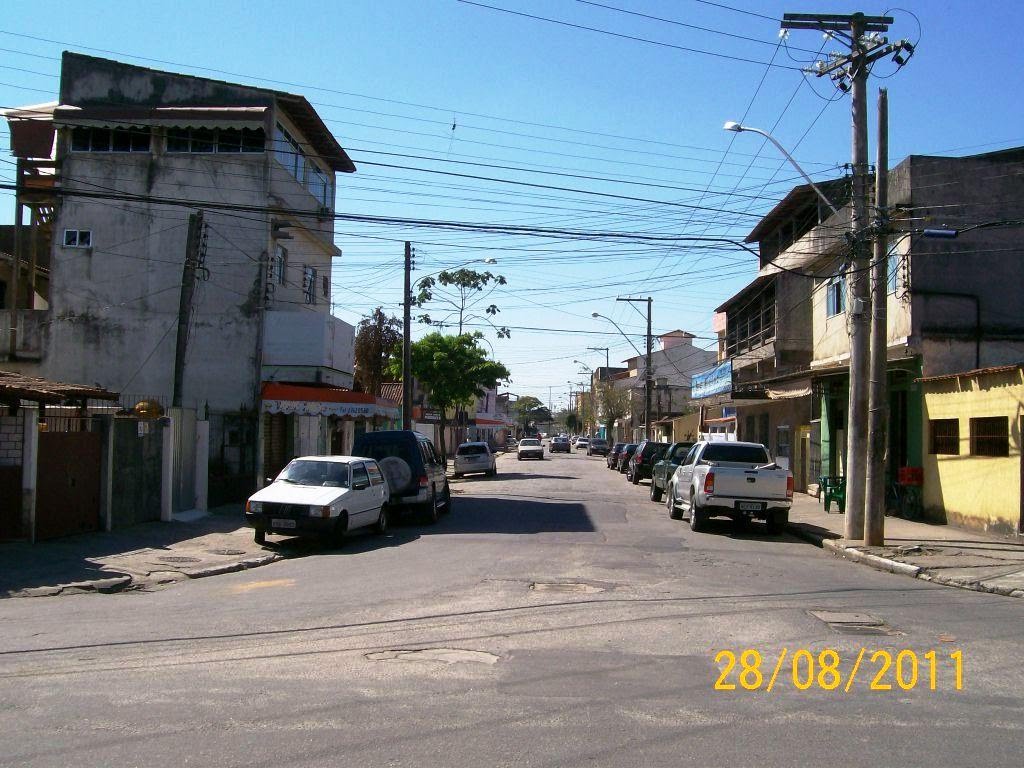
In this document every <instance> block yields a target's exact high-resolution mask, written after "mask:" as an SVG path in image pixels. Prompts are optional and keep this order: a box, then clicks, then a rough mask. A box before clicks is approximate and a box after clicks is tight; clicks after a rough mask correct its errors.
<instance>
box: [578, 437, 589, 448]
mask: <svg viewBox="0 0 1024 768" xmlns="http://www.w3.org/2000/svg"><path fill="white" fill-rule="evenodd" d="M589 447H590V438H587V437H581V438H579V439H578V440H577V441H576V450H577V451H585V450H587V449H588V448H589Z"/></svg>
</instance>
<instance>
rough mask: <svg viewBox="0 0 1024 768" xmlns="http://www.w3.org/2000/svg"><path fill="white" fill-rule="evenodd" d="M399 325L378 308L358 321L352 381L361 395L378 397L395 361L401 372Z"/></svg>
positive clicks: (400, 328)
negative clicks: (362, 393)
mask: <svg viewBox="0 0 1024 768" xmlns="http://www.w3.org/2000/svg"><path fill="white" fill-rule="evenodd" d="M401 344H402V321H401V320H399V319H398V318H397V317H394V316H392V317H388V316H387V315H385V314H384V310H383V309H382V308H381V307H377V308H376V309H375V310H373V313H372V314H371V315H370V316H369V317H364V318H363V319H362V320H360V321H359V326H358V328H357V330H356V341H355V350H354V356H355V367H356V370H355V379H356V382H357V383H358V384H359V386H360V387H362V389H363V391H364V392H370V393H372V394H374V395H379V394H380V387H381V383H382V382H383V381H384V379H385V376H388V375H389V373H390V369H391V368H393V367H394V363H395V362H396V361H397V363H398V365H399V368H401V358H402V349H401Z"/></svg>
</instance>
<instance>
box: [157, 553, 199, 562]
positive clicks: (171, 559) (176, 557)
mask: <svg viewBox="0 0 1024 768" xmlns="http://www.w3.org/2000/svg"><path fill="white" fill-rule="evenodd" d="M157 560H159V561H160V562H162V563H198V562H199V558H198V557H185V556H182V555H165V556H164V557H158V558H157Z"/></svg>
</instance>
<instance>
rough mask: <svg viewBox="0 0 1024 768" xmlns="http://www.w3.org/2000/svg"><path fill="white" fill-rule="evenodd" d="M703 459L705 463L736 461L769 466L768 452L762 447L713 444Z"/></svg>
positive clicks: (705, 449) (705, 450) (703, 455)
mask: <svg viewBox="0 0 1024 768" xmlns="http://www.w3.org/2000/svg"><path fill="white" fill-rule="evenodd" d="M701 458H702V459H704V460H705V461H734V462H736V463H737V464H767V463H768V461H769V459H768V451H766V450H765V449H764V448H763V447H762V446H760V445H730V444H729V443H711V444H710V445H707V446H705V448H704V453H702V454H701Z"/></svg>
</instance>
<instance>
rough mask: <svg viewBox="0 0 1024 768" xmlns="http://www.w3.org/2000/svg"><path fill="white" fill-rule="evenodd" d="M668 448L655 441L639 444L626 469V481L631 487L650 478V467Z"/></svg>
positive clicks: (666, 444)
mask: <svg viewBox="0 0 1024 768" xmlns="http://www.w3.org/2000/svg"><path fill="white" fill-rule="evenodd" d="M666 448H668V443H659V442H657V441H655V440H644V441H643V442H642V443H640V444H639V445H638V446H637V448H636V451H635V452H634V453H633V456H632V458H630V460H629V466H628V467H627V468H626V479H627V480H629V482H631V483H632V484H633V485H636V484H637V483H639V482H640V481H641V480H643V479H645V478H648V477H650V476H651V467H653V466H654V462H656V461H657V460H658V459H660V458H661V454H662V453H664V451H665V449H666Z"/></svg>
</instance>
